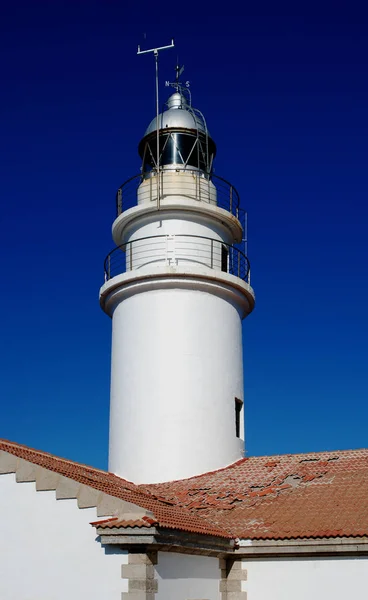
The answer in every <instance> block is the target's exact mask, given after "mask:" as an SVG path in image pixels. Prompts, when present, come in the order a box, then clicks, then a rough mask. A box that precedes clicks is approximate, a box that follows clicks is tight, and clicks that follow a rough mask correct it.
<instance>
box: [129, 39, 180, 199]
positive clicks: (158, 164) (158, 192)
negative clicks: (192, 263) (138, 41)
mask: <svg viewBox="0 0 368 600" xmlns="http://www.w3.org/2000/svg"><path fill="white" fill-rule="evenodd" d="M169 48H174V40H173V39H172V40H171V44H170V46H161V47H160V48H151V49H150V50H141V47H140V46H138V51H137V54H148V53H149V52H153V55H154V57H155V65H156V130H157V142H156V173H157V210H160V134H159V123H158V116H159V99H158V53H159V51H160V50H167V49H169Z"/></svg>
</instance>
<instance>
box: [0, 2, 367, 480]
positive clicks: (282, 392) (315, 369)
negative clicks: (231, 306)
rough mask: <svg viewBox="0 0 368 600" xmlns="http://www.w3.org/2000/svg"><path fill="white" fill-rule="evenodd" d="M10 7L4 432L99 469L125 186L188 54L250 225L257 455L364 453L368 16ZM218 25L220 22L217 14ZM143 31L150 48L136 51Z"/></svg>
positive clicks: (250, 405)
mask: <svg viewBox="0 0 368 600" xmlns="http://www.w3.org/2000/svg"><path fill="white" fill-rule="evenodd" d="M156 6H157V5H155V4H154V3H148V2H146V1H145V0H144V1H143V2H140V3H136V4H134V6H133V3H127V2H122V1H119V2H118V1H113V0H110V1H109V2H104V1H102V0H101V1H88V2H87V1H83V2H82V1H76V2H66V1H64V2H63V1H58V0H53V1H51V0H50V1H47V2H46V1H44V2H41V1H34V2H32V3H30V2H25V1H24V0H23V1H16V0H14V2H2V3H1V5H0V56H1V82H2V92H1V96H0V110H1V119H0V138H1V145H0V180H1V187H2V189H1V192H2V193H1V198H2V202H1V206H2V218H1V225H2V226H1V236H0V246H1V247H0V259H1V272H2V294H1V296H0V303H1V312H0V315H1V338H0V358H1V378H0V398H1V403H2V411H1V415H2V418H1V427H0V435H1V436H2V437H5V438H8V439H11V440H14V441H17V442H20V443H24V444H27V445H30V446H34V447H36V448H40V449H44V450H47V451H49V452H52V453H55V454H58V455H61V456H66V457H68V458H72V459H74V460H77V461H81V462H86V463H89V464H93V465H95V466H98V467H102V468H106V466H107V443H108V405H109V370H110V333H111V323H110V320H109V319H108V317H106V315H105V314H104V313H103V312H102V311H101V309H100V308H99V303H98V290H99V287H100V285H101V284H102V282H103V260H104V257H105V255H106V254H107V253H108V252H109V251H110V249H111V248H112V247H113V242H112V240H111V233H110V229H111V223H112V220H113V218H114V197H115V191H116V188H117V187H118V186H119V185H120V184H121V183H122V182H123V181H125V180H126V179H128V178H129V177H130V176H132V175H134V174H136V173H138V171H139V167H140V160H139V158H138V154H137V144H138V142H139V140H140V138H141V136H142V135H143V132H144V130H145V128H146V126H147V124H148V123H149V121H150V120H151V118H152V117H153V116H154V111H155V106H154V69H153V59H152V57H150V56H140V57H137V56H136V47H137V44H138V43H141V44H142V45H146V46H147V47H153V46H155V45H163V44H166V43H169V42H170V39H171V36H173V37H174V38H175V42H176V49H175V50H174V51H166V52H165V53H163V54H162V58H161V63H160V69H161V82H162V85H161V89H160V94H161V99H162V100H164V99H165V95H166V90H165V87H164V85H163V82H164V80H165V79H170V78H172V77H173V68H174V66H175V62H176V55H177V54H178V55H179V59H180V61H182V62H184V64H185V77H186V79H189V80H190V82H191V89H192V94H193V104H194V105H195V106H196V107H198V108H200V109H201V110H202V111H203V112H204V114H205V116H206V119H207V122H208V124H209V128H210V131H211V134H212V136H213V138H214V139H215V141H216V143H217V148H218V154H217V159H216V173H217V174H218V175H220V176H223V177H225V178H226V179H228V180H229V181H231V182H232V183H233V184H234V185H235V187H236V188H237V189H238V190H239V192H240V195H241V200H242V205H243V207H245V208H246V209H247V210H248V214H249V232H248V233H249V248H248V254H249V257H250V260H251V264H252V284H253V285H254V288H255V291H256V294H257V306H256V309H255V311H254V313H253V314H252V315H251V316H250V317H249V318H248V319H247V320H246V321H245V322H244V348H245V352H244V366H245V414H246V435H247V442H246V445H247V453H248V454H249V455H252V454H273V453H288V452H306V451H318V450H325V449H344V448H357V447H363V446H367V445H368V443H367V433H366V423H367V419H368V403H367V399H368V372H367V371H368V369H367V364H368V344H367V337H368V317H367V306H368V283H367V258H368V236H367V220H368V206H367V191H368V171H367V164H368V160H367V159H368V147H367V133H368V131H367V130H368V111H367V105H368V77H367V71H368V63H367V56H368V53H367V51H368V36H367V27H368V17H367V15H366V14H365V13H364V12H359V10H358V9H355V6H354V4H349V8H347V6H346V5H345V4H344V6H343V5H342V4H341V5H340V4H338V3H334V4H333V5H332V4H331V5H330V4H324V3H323V2H322V3H319V4H318V6H317V5H315V6H313V5H311V4H308V7H306V6H303V5H302V4H301V3H295V2H294V3H292V4H290V5H287V4H282V3H269V4H268V3H254V2H252V3H250V2H244V3H243V2H242V3H240V2H239V3H232V2H230V3H226V12H225V6H224V5H223V4H222V5H221V12H216V9H215V8H214V7H213V3H201V4H199V5H196V6H195V7H194V6H193V7H192V8H191V7H190V6H189V5H183V3H181V4H175V3H174V4H170V5H167V6H159V7H158V10H156V8H155V7H156ZM217 10H218V11H219V10H220V9H217ZM144 34H145V37H144Z"/></svg>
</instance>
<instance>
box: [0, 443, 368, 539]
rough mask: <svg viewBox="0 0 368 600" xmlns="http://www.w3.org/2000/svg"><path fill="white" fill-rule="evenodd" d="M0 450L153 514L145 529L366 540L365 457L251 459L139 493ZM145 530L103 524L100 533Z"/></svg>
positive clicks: (37, 457)
mask: <svg viewBox="0 0 368 600" xmlns="http://www.w3.org/2000/svg"><path fill="white" fill-rule="evenodd" d="M0 450H5V451H6V452H10V453H11V454H15V455H16V456H19V457H21V458H24V459H25V460H28V461H30V462H32V463H35V464H39V465H41V466H43V467H45V468H46V469H49V470H51V471H55V472H57V473H60V474H62V475H65V476H66V477H70V478H71V479H74V480H76V481H79V482H81V483H84V484H86V485H89V486H91V487H93V488H95V489H99V490H101V491H104V492H105V493H107V494H110V495H111V496H116V497H118V498H121V499H123V500H126V501H128V502H132V503H134V504H136V505H138V506H141V507H142V508H144V509H146V510H149V511H151V512H152V513H153V515H154V518H152V523H151V524H152V525H153V524H156V523H157V525H158V526H160V527H164V528H165V527H167V528H173V529H179V530H183V531H190V532H193V533H203V534H206V535H214V536H219V537H227V538H229V537H239V538H250V539H290V538H318V537H343V536H354V537H360V536H366V535H368V450H346V451H338V452H321V453H311V454H295V455H289V454H288V455H280V456H256V457H251V458H245V459H243V460H240V461H238V462H237V463H235V464H233V465H230V466H229V467H226V468H225V469H220V470H218V471H214V472H212V473H206V474H204V475H200V476H197V477H192V478H191V479H184V480H180V481H171V482H168V483H162V484H154V485H139V486H138V485H135V484H133V483H131V482H129V481H126V480H125V479H122V478H120V477H117V476H116V475H113V474H112V473H107V472H106V471H100V470H99V469H93V468H92V467H87V466H85V465H81V464H78V463H75V462H72V461H70V460H65V459H62V458H58V457H56V456H53V455H51V454H47V453H45V452H39V451H37V450H33V449H31V448H27V447H26V446H21V445H19V444H14V443H12V442H6V441H1V440H0ZM101 523H102V522H101V521H100V522H99V526H101ZM133 523H134V524H133ZM146 523H148V521H147V520H146V518H144V519H133V520H129V519H128V520H126V521H121V520H120V521H117V520H114V521H112V520H110V519H109V520H107V521H106V520H105V522H104V524H102V526H103V527H143V526H144V527H146V526H147V525H146Z"/></svg>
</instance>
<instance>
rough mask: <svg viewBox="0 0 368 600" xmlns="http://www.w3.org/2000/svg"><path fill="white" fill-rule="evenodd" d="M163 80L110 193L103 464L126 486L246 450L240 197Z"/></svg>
mask: <svg viewBox="0 0 368 600" xmlns="http://www.w3.org/2000/svg"><path fill="white" fill-rule="evenodd" d="M172 85H173V87H174V88H175V92H174V93H173V94H172V95H171V96H170V97H169V99H168V100H167V103H166V107H165V110H164V111H163V112H162V114H160V115H159V116H158V119H157V117H156V118H155V119H153V121H152V122H151V123H150V124H149V126H148V127H147V129H146V132H145V134H144V136H143V138H142V140H141V141H140V143H139V154H140V157H141V159H142V168H141V173H140V175H138V176H136V177H133V178H131V179H129V180H128V181H127V182H126V183H124V184H123V185H122V186H121V187H120V188H119V190H118V194H117V217H116V219H115V221H114V223H113V226H112V232H113V239H114V242H115V244H116V248H115V249H114V250H113V251H112V252H110V254H109V255H108V256H107V258H106V260H105V278H106V281H105V284H104V285H103V286H102V288H101V291H100V302H101V306H102V308H103V310H104V311H105V312H106V313H107V314H108V315H110V316H111V317H112V365H111V406H110V442H109V443H110V447H109V471H111V472H113V473H116V474H118V475H120V476H121V477H124V478H126V479H128V480H131V481H134V482H135V483H154V482H161V481H169V480H173V479H182V478H186V477H191V476H193V475H198V474H200V473H204V472H207V471H212V470H215V469H219V468H221V467H225V466H226V465H229V464H230V463H232V462H234V461H236V460H238V459H239V458H241V457H242V456H243V453H244V425H243V416H242V406H243V351H242V319H243V318H244V317H246V316H247V315H248V314H249V313H250V312H251V311H252V309H253V307H254V292H253V290H252V288H251V286H250V283H249V277H250V273H249V263H248V259H247V257H246V256H245V254H244V253H243V252H242V250H241V243H242V240H243V236H244V231H243V226H242V218H241V214H242V213H241V209H240V206H239V196H238V194H237V192H236V190H235V188H234V187H233V186H232V185H230V184H229V183H228V182H226V181H225V180H223V179H221V178H219V177H215V176H214V174H213V170H212V166H213V160H214V157H215V154H216V146H215V143H214V141H213V139H212V137H211V135H210V133H209V131H208V129H207V125H206V121H205V118H204V116H203V115H202V114H201V113H200V112H199V111H198V110H196V109H194V108H193V107H192V105H191V98H190V95H188V93H187V90H186V89H185V88H184V87H183V86H181V85H180V83H179V81H178V79H177V81H176V82H175V83H174V84H172ZM158 150H159V151H158ZM157 154H159V156H157Z"/></svg>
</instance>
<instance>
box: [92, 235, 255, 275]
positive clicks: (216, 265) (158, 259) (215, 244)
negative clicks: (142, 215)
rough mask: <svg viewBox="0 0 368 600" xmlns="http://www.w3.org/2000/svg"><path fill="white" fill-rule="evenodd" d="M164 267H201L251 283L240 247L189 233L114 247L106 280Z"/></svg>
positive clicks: (105, 269)
mask: <svg viewBox="0 0 368 600" xmlns="http://www.w3.org/2000/svg"><path fill="white" fill-rule="evenodd" d="M162 265H167V266H179V267H185V266H190V265H192V266H193V265H200V266H204V267H208V268H210V269H214V270H216V271H223V272H226V273H229V274H230V275H235V276H236V277H239V278H240V279H243V280H244V281H247V282H248V283H250V265H249V261H248V258H247V257H246V256H245V254H244V253H243V252H242V251H241V250H239V248H237V247H236V246H232V245H230V244H225V243H224V242H222V241H221V240H215V239H212V238H209V237H204V236H200V235H186V234H179V235H158V236H150V237H144V238H140V239H137V240H133V241H131V242H127V243H126V244H122V245H121V246H118V247H116V248H114V250H112V251H111V252H110V253H109V254H108V255H107V257H106V258H105V262H104V271H105V281H108V280H109V279H111V278H112V277H115V276H116V275H120V274H122V273H126V272H128V271H135V270H139V269H141V268H143V267H146V266H157V267H158V268H160V266H162Z"/></svg>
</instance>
